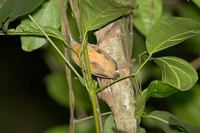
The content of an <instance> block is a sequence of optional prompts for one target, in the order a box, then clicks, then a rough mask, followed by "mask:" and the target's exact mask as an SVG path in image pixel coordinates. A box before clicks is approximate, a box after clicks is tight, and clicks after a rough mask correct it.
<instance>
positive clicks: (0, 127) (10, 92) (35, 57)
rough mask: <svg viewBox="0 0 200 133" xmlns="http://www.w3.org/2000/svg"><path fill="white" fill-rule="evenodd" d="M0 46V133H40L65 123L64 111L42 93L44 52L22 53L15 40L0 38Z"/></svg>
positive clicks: (45, 71) (44, 68)
mask: <svg viewBox="0 0 200 133" xmlns="http://www.w3.org/2000/svg"><path fill="white" fill-rule="evenodd" d="M0 44H1V45H0V46H1V48H0V61H1V62H0V131H1V133H41V132H43V131H44V130H45V129H47V128H50V127H52V126H54V125H62V124H65V123H67V114H66V109H65V108H64V107H62V106H60V105H59V104H57V103H55V102H54V101H53V100H52V99H51V98H50V97H49V96H48V94H47V92H46V86H45V84H44V78H45V77H46V76H47V75H48V74H49V73H50V70H49V69H48V66H47V65H46V63H45V61H44V60H43V54H44V51H43V50H36V51H33V52H25V51H23V50H22V49H21V45H20V38H19V36H0Z"/></svg>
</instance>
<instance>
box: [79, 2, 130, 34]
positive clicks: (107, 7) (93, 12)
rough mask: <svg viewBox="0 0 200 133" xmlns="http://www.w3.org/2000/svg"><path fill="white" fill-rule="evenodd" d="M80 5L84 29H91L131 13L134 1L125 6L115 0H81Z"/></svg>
mask: <svg viewBox="0 0 200 133" xmlns="http://www.w3.org/2000/svg"><path fill="white" fill-rule="evenodd" d="M79 7H80V16H81V27H82V30H83V31H89V30H95V29H98V28H100V27H102V26H104V25H106V24H107V23H109V22H111V21H113V20H115V19H117V18H119V17H121V16H123V15H125V14H128V13H130V12H131V10H132V3H130V4H129V5H126V6H125V5H122V4H119V3H117V2H116V1H115V0H79ZM83 31H82V32H83Z"/></svg>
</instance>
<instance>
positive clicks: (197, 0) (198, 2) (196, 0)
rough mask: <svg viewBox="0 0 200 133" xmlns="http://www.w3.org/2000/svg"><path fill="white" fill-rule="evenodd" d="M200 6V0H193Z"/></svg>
mask: <svg viewBox="0 0 200 133" xmlns="http://www.w3.org/2000/svg"><path fill="white" fill-rule="evenodd" d="M192 1H193V2H194V3H195V4H196V5H197V6H198V7H199V8H200V0H192Z"/></svg>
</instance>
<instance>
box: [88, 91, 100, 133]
mask: <svg viewBox="0 0 200 133" xmlns="http://www.w3.org/2000/svg"><path fill="white" fill-rule="evenodd" d="M90 99H91V102H92V109H93V114H94V120H95V126H96V133H102V127H101V118H100V109H99V107H98V106H97V105H98V104H97V102H98V101H97V95H96V91H95V90H94V92H93V93H90Z"/></svg>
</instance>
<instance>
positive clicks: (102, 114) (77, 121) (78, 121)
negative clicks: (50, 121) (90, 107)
mask: <svg viewBox="0 0 200 133" xmlns="http://www.w3.org/2000/svg"><path fill="white" fill-rule="evenodd" d="M110 114H112V112H106V113H101V114H100V115H101V116H105V115H110ZM93 118H94V116H89V117H85V118H82V119H78V120H75V121H74V122H75V124H76V123H80V122H83V121H86V120H90V119H93Z"/></svg>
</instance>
